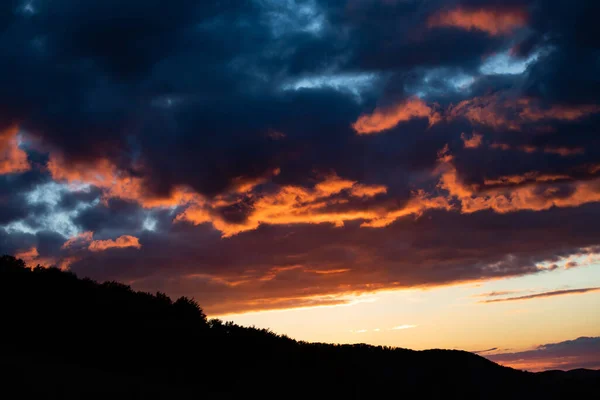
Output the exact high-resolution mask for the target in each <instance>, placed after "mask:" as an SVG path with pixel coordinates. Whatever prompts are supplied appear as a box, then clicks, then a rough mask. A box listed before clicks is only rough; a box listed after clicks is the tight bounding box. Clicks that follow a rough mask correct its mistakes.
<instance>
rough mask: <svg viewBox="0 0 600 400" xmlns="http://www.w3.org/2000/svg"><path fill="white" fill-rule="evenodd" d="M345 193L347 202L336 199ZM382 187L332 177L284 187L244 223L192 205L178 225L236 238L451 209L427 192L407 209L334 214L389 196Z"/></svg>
mask: <svg viewBox="0 0 600 400" xmlns="http://www.w3.org/2000/svg"><path fill="white" fill-rule="evenodd" d="M342 191H346V192H347V194H346V197H345V198H339V197H336V195H338V194H339V193H341V192H342ZM386 191H387V188H386V187H384V186H381V185H363V184H359V183H357V182H355V181H349V180H345V179H341V178H339V177H338V176H335V175H333V176H329V177H327V178H326V179H325V180H323V181H322V182H319V183H318V184H317V185H315V187H314V189H307V188H304V187H299V186H291V185H288V186H283V187H281V188H279V190H278V191H277V192H275V193H270V194H265V195H262V196H260V197H258V198H257V199H256V201H255V202H254V204H253V206H252V210H251V212H250V213H249V215H248V216H247V218H246V220H245V221H244V222H242V223H231V222H228V221H226V220H225V219H224V218H223V217H221V216H220V215H219V214H218V213H217V212H215V210H214V208H213V207H212V205H211V204H210V203H208V202H202V203H197V204H193V205H192V206H190V207H188V208H187V209H186V210H185V211H184V212H182V213H181V214H179V215H178V216H177V217H176V220H177V221H187V222H190V223H192V224H194V225H200V224H204V223H210V224H212V225H213V227H214V228H215V229H217V230H219V231H221V232H222V233H223V236H225V237H228V236H233V235H236V234H238V233H241V232H245V231H250V230H254V229H257V228H258V227H259V226H260V225H261V224H269V225H288V224H322V223H329V224H333V225H335V226H338V227H341V226H343V225H344V223H345V222H347V221H360V220H363V221H364V223H363V225H362V226H365V227H383V226H387V225H389V224H391V223H392V222H394V221H395V220H397V219H398V218H401V217H404V216H408V215H419V214H421V213H422V212H423V211H425V210H426V209H430V208H448V207H450V206H449V204H448V203H447V201H445V200H444V199H442V198H429V197H428V196H426V195H425V193H424V192H417V193H415V195H414V197H413V199H411V200H410V201H409V202H408V203H407V204H406V205H405V206H404V207H401V208H399V209H392V210H389V209H386V208H384V207H379V208H377V207H370V208H365V209H360V208H356V209H352V208H349V209H344V210H343V211H340V210H332V209H331V206H333V205H335V204H343V203H347V202H348V198H364V197H374V196H376V195H378V194H382V193H386Z"/></svg>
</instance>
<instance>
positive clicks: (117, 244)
mask: <svg viewBox="0 0 600 400" xmlns="http://www.w3.org/2000/svg"><path fill="white" fill-rule="evenodd" d="M74 247H75V248H86V249H88V250H90V251H93V252H98V251H105V250H108V249H113V248H117V249H124V248H130V247H133V248H136V249H141V248H142V245H141V244H140V241H139V239H138V238H136V237H135V236H129V235H123V236H120V237H118V238H117V239H116V240H113V239H108V240H94V232H83V233H80V234H78V235H77V236H74V237H72V238H70V239H69V240H67V241H66V242H65V243H64V244H63V245H62V249H70V248H74Z"/></svg>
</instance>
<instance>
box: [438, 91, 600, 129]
mask: <svg viewBox="0 0 600 400" xmlns="http://www.w3.org/2000/svg"><path fill="white" fill-rule="evenodd" d="M598 112H600V106H598V105H593V104H587V105H579V106H567V105H554V106H551V107H550V108H544V107H542V105H541V104H540V102H539V101H537V100H535V99H531V98H519V99H510V98H503V97H501V96H499V95H497V94H495V95H489V96H481V97H474V98H472V99H469V100H464V101H461V102H460V103H458V104H457V105H455V106H451V107H449V109H448V111H447V118H448V119H449V120H451V119H455V118H459V117H461V118H466V119H468V120H469V121H471V122H472V123H475V124H478V125H484V126H489V127H491V128H495V129H508V130H515V131H517V130H520V129H521V127H522V125H524V124H528V123H534V122H540V121H546V120H548V121H550V120H555V121H576V120H579V119H582V118H584V117H587V116H589V115H592V114H596V113H598Z"/></svg>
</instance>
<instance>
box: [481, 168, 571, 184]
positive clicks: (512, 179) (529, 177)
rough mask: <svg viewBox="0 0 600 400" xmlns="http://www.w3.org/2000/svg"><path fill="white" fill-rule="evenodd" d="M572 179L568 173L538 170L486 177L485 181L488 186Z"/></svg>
mask: <svg viewBox="0 0 600 400" xmlns="http://www.w3.org/2000/svg"><path fill="white" fill-rule="evenodd" d="M564 180H571V177H570V176H568V175H559V174H557V175H547V174H540V173H539V172H537V171H532V172H528V173H525V174H523V175H509V176H502V177H500V178H497V179H485V180H484V181H483V182H484V184H485V185H487V186H496V185H520V184H523V183H527V182H553V181H564Z"/></svg>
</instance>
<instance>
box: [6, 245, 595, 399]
mask: <svg viewBox="0 0 600 400" xmlns="http://www.w3.org/2000/svg"><path fill="white" fill-rule="evenodd" d="M0 320H1V321H2V323H1V325H0V326H1V328H0V332H1V333H0V339H1V341H2V353H0V354H1V357H0V360H1V361H0V368H1V370H0V371H1V372H0V384H1V386H2V388H1V389H0V390H1V392H0V393H2V392H3V393H4V394H10V395H9V396H6V397H5V396H2V397H4V398H15V399H17V398H44V399H52V398H57V399H59V398H60V399H96V398H98V399H121V398H123V399H125V398H127V399H130V398H134V399H150V398H152V399H154V398H156V399H159V398H160V399H179V398H190V399H191V398H194V399H203V398H215V397H216V398H219V399H229V398H261V399H265V398H273V399H290V398H294V399H295V398H298V399H300V398H302V399H315V398H326V399H338V398H339V399H376V398H380V397H388V398H389V397H391V398H413V397H415V396H417V397H418V398H461V399H465V398H474V399H475V398H482V399H484V398H485V399H489V398H510V399H521V398H523V399H532V398H545V399H555V398H556V399H559V398H578V397H580V396H581V397H583V396H586V397H587V396H592V395H594V396H596V395H597V394H598V393H599V390H600V371H588V370H575V371H570V372H560V371H552V372H544V373H529V372H525V371H518V370H514V369H511V368H507V367H502V366H499V365H497V364H495V363H493V362H491V361H489V360H487V359H485V358H483V357H480V356H478V355H475V354H471V353H468V352H464V351H450V350H427V351H413V350H407V349H400V348H391V347H381V346H370V345H365V344H356V345H336V344H323V343H307V342H302V341H296V340H293V339H291V338H289V337H287V336H285V335H278V334H276V333H274V332H272V331H270V330H266V329H256V328H251V327H242V326H238V325H236V324H233V323H230V322H227V323H226V322H223V321H220V320H216V319H212V320H208V319H207V317H206V315H205V314H204V312H203V311H202V309H201V308H200V306H199V305H198V304H197V303H196V302H195V301H194V300H192V299H189V298H185V297H182V298H179V299H177V300H175V301H172V300H171V299H170V298H169V297H168V296H167V295H166V294H164V293H156V294H150V293H144V292H136V291H133V290H132V289H131V288H130V287H129V286H127V285H124V284H121V283H118V282H105V283H97V282H95V281H92V280H90V279H80V278H78V277H77V276H76V275H74V274H73V273H71V272H65V271H61V270H59V269H56V268H43V267H40V266H37V267H35V268H28V267H27V266H26V265H25V263H24V262H23V261H22V260H19V259H16V258H14V257H11V256H2V257H1V258H0Z"/></svg>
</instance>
